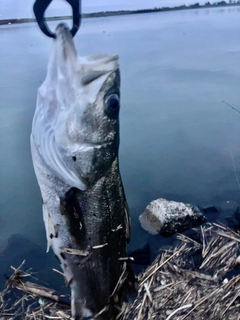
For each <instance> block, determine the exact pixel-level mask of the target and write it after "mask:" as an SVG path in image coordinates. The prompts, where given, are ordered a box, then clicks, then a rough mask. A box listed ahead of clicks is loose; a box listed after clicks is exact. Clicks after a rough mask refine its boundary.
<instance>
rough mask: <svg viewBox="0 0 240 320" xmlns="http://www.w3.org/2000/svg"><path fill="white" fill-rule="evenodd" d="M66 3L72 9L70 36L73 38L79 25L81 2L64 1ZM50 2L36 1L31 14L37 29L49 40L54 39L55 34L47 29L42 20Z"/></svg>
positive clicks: (44, 0) (48, 0) (78, 0)
mask: <svg viewBox="0 0 240 320" xmlns="http://www.w3.org/2000/svg"><path fill="white" fill-rule="evenodd" d="M66 1H67V2H68V3H69V4H70V6H71V7H72V16H73V26H72V29H71V34H72V36H73V37H74V36H75V34H76V33H77V31H78V29H79V27H80V24H81V12H80V11H81V10H80V9H81V0H66ZM51 2H52V0H36V1H35V3H34V5H33V12H34V14H35V17H36V20H37V23H38V25H39V28H40V29H41V30H42V32H43V33H44V34H45V35H46V36H48V37H50V38H56V35H55V33H53V32H52V31H51V30H50V29H49V28H48V26H47V24H46V21H45V18H44V12H45V10H46V9H47V7H48V6H49V4H50V3H51Z"/></svg>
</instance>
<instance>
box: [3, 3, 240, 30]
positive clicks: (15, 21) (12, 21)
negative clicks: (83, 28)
mask: <svg viewBox="0 0 240 320" xmlns="http://www.w3.org/2000/svg"><path fill="white" fill-rule="evenodd" d="M238 6H240V2H239V3H232V4H230V3H226V2H225V1H221V2H217V3H214V4H210V3H209V2H208V3H206V4H204V5H199V4H198V3H195V4H192V5H189V6H186V5H181V6H176V7H163V8H153V9H139V10H118V11H100V12H94V13H84V14H82V18H83V19H86V18H100V17H111V16H123V15H131V14H142V13H153V12H167V11H179V10H192V9H208V8H223V7H238ZM71 18H72V16H59V17H58V16H56V17H47V18H46V21H57V20H69V19H71ZM31 22H36V19H34V18H20V19H18V18H16V19H12V18H9V19H2V20H0V26H1V25H11V24H20V23H31Z"/></svg>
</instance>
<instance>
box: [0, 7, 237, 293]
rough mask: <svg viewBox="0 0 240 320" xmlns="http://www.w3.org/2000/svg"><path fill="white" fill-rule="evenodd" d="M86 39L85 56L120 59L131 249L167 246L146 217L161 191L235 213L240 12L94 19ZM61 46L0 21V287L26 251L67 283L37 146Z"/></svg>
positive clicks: (34, 30) (46, 274) (81, 46)
mask: <svg viewBox="0 0 240 320" xmlns="http://www.w3.org/2000/svg"><path fill="white" fill-rule="evenodd" d="M67 23H69V21H68V22H67ZM53 26H54V23H53V22H52V23H51V24H50V27H51V28H52V27H53ZM75 42H76V46H77V49H78V51H79V53H80V54H81V55H88V54H97V53H111V52H113V53H118V54H119V56H120V65H121V81H122V84H121V115H120V118H121V119H120V120H121V145H120V165H121V173H122V177H123V183H124V187H125V191H126V195H127V199H128V202H129V205H130V209H131V213H132V242H131V248H137V247H138V246H139V245H140V244H141V243H144V242H146V241H152V242H154V245H155V246H156V247H159V246H161V244H162V243H163V239H162V238H161V237H160V236H155V237H153V236H150V235H148V234H147V232H145V231H144V230H142V229H141V227H140V224H139V221H138V216H139V215H140V214H141V213H142V212H143V210H144V208H145V207H146V206H147V204H148V203H149V202H150V201H152V200H154V199H156V198H159V197H163V198H166V199H168V200H176V201H182V202H187V203H192V204H195V205H198V206H202V207H203V206H206V205H209V204H214V205H219V206H223V207H224V206H225V207H227V206H228V204H231V205H232V206H233V207H234V208H235V207H236V206H237V205H238V204H239V198H240V114H239V113H238V112H236V111H235V110H233V109H231V107H229V106H227V105H226V104H225V103H223V102H222V101H223V100H224V101H226V102H227V103H229V104H230V105H232V106H234V107H235V108H238V109H239V110H240V90H239V89H240V65H239V58H240V7H234V8H215V9H207V10H206V9H200V10H186V11H176V12H164V13H151V14H139V15H129V16H117V17H104V18H94V19H84V20H83V22H82V26H81V29H80V31H79V33H78V34H77V36H76V37H75ZM50 48H51V40H50V39H48V38H46V37H45V36H44V35H43V34H42V33H40V31H39V30H38V27H37V25H36V24H35V23H32V24H21V25H7V26H1V27H0V119H1V121H0V146H1V150H0V273H1V275H0V278H1V279H0V284H2V283H3V280H4V277H3V274H10V273H11V271H10V269H9V266H10V265H14V266H17V265H18V264H20V263H21V261H22V260H23V259H24V258H26V260H27V262H26V263H27V265H28V266H32V267H33V270H34V271H38V272H39V273H40V276H41V278H42V279H44V280H46V281H47V282H48V283H50V284H54V285H55V287H56V282H57V281H59V283H63V281H62V278H61V276H60V275H59V274H56V273H54V272H52V271H51V268H59V267H58V263H57V262H55V260H54V257H53V253H52V252H51V253H48V254H46V253H45V250H46V238H45V230H44V225H43V219H42V209H41V198H40V192H39V188H38V185H37V181H36V178H35V175H34V171H33V167H32V161H31V155H30V147H29V136H30V131H31V121H32V117H33V113H34V110H35V103H36V93H37V88H38V87H39V86H40V84H41V83H42V81H43V80H44V78H45V75H46V66H47V61H48V55H49V52H50ZM217 218H218V217H217V216H216V220H217ZM153 239H154V240H153Z"/></svg>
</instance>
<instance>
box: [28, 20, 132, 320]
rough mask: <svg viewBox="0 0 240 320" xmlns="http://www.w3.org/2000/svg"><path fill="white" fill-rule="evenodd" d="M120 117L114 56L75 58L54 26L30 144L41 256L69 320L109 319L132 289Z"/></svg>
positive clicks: (65, 31)
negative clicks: (67, 300)
mask: <svg viewBox="0 0 240 320" xmlns="http://www.w3.org/2000/svg"><path fill="white" fill-rule="evenodd" d="M119 112H120V70H119V58H118V55H114V54H99V55H93V56H80V55H79V54H78V52H77V50H76V47H75V44H74V41H73V38H72V35H71V33H70V30H69V28H68V27H67V26H66V25H65V24H63V23H61V24H59V25H58V26H57V28H56V38H55V39H54V40H53V44H52V49H51V53H50V57H49V63H48V68H47V75H46V79H45V80H44V82H43V83H42V85H41V86H40V87H39V89H38V93H37V102H36V109H35V113H34V117H33V121H32V131H31V135H30V145H31V154H32V161H33V167H34V171H35V174H36V178H37V182H38V185H39V187H40V192H41V197H42V211H43V220H44V224H45V229H46V238H47V243H48V248H47V251H49V248H50V247H51V248H52V249H53V252H54V254H55V255H56V257H57V259H58V260H59V262H60V265H61V268H62V270H63V274H64V277H65V280H66V284H67V285H68V286H69V287H70V289H71V312H72V317H73V318H74V319H91V318H93V317H94V319H104V320H107V319H115V317H116V315H117V314H118V312H119V308H120V307H121V303H122V302H123V301H126V299H128V298H127V296H129V293H131V292H135V291H136V283H135V277H134V274H133V271H132V268H131V266H130V263H129V257H128V255H127V251H126V248H127V244H128V243H129V241H130V234H131V226H130V225H131V223H130V213H129V208H128V204H127V200H126V196H125V192H124V188H123V183H122V179H121V175H120V171H119V156H118V153H119V143H120V138H119V135H120V134H119ZM127 292H128V294H127ZM130 295H131V294H130Z"/></svg>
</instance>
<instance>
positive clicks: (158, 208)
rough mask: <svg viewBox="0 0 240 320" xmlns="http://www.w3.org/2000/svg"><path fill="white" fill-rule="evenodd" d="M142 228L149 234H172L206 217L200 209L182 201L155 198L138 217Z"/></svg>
mask: <svg viewBox="0 0 240 320" xmlns="http://www.w3.org/2000/svg"><path fill="white" fill-rule="evenodd" d="M139 220H140V223H141V226H142V228H143V229H145V230H146V231H148V232H149V233H151V234H154V235H156V234H161V235H162V236H164V237H169V236H172V235H173V234H175V233H177V232H183V231H186V230H188V229H191V228H193V227H196V226H198V225H200V224H202V223H204V222H205V221H206V220H207V219H206V218H205V217H204V215H203V214H202V213H201V211H200V210H199V209H198V208H197V207H195V206H193V205H191V204H184V203H182V202H175V201H168V200H166V199H162V198H160V199H157V200H154V201H152V202H151V203H150V204H149V205H148V206H147V207H146V209H145V211H144V212H143V213H142V214H141V215H140V217H139Z"/></svg>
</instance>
